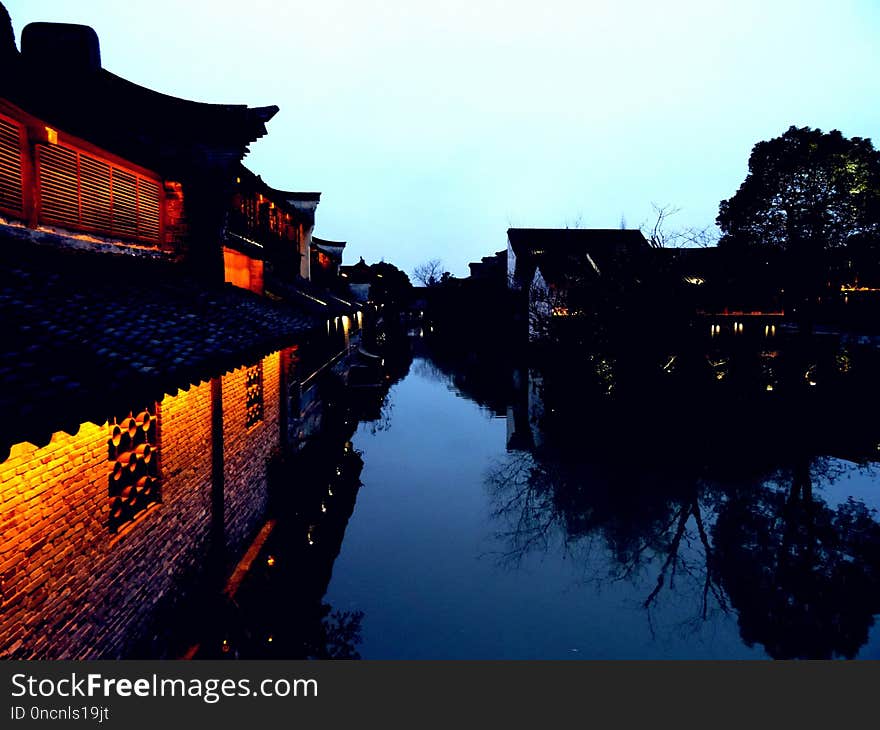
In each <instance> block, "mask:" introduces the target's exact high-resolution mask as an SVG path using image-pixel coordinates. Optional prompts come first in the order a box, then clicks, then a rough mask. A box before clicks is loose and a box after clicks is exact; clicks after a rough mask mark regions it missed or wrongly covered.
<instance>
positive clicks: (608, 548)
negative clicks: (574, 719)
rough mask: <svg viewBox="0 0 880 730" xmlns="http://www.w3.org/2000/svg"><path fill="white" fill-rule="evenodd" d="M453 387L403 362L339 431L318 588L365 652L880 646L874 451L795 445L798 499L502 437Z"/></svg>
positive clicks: (727, 652)
mask: <svg viewBox="0 0 880 730" xmlns="http://www.w3.org/2000/svg"><path fill="white" fill-rule="evenodd" d="M452 380H453V374H449V375H447V374H444V373H443V372H441V371H440V370H439V369H438V368H437V367H436V366H435V365H434V364H433V363H432V362H431V360H430V359H416V360H415V361H414V363H413V366H412V368H411V370H410V372H409V374H408V376H407V377H406V378H405V379H404V380H403V381H402V382H400V383H398V384H397V385H396V386H395V387H394V388H393V390H392V391H391V393H390V404H391V415H390V419H388V422H387V427H386V428H384V429H382V430H376V429H375V428H374V427H373V426H371V425H369V424H366V425H362V426H361V427H360V428H359V429H358V431H357V433H356V434H355V436H354V438H353V442H354V446H355V448H356V449H358V450H359V451H360V452H361V453H362V455H363V462H364V468H363V472H362V475H361V479H362V481H363V487H362V489H361V490H360V493H359V495H358V498H357V505H356V508H355V510H354V514H353V516H352V518H351V520H350V522H349V525H348V528H347V530H346V533H345V539H344V542H343V544H342V548H341V551H340V554H339V557H338V559H337V560H336V563H335V565H334V567H333V576H332V580H331V582H330V585H329V588H328V591H327V596H326V600H327V601H328V602H329V603H331V604H332V605H334V606H335V607H337V608H340V609H347V610H359V611H362V612H363V614H364V617H363V621H362V642H361V644H360V646H359V651H360V653H361V655H362V656H363V657H364V658H486V659H489V658H554V659H575V658H757V657H767V656H778V657H788V656H795V657H797V656H804V657H806V656H829V657H830V656H854V657H859V658H880V630H878V629H877V627H876V625H875V622H874V618H873V613H874V612H876V611H877V610H878V602H877V597H878V583H877V581H878V569H880V566H878V565H877V564H870V565H869V564H867V562H869V561H873V560H874V559H875V558H876V557H877V556H878V552H877V544H876V537H877V532H876V531H877V523H876V520H877V513H876V512H872V511H871V510H876V509H877V508H878V507H880V468H878V465H877V464H875V463H873V462H870V461H865V462H864V463H861V464H859V463H855V462H853V461H849V460H846V459H843V458H838V457H835V456H828V455H826V456H812V457H810V458H809V459H808V463H807V464H805V465H804V467H803V468H804V469H806V470H807V476H806V479H807V480H808V482H809V483H810V491H811V494H810V495H809V497H808V499H809V504H803V502H804V500H803V499H801V500H800V501H801V504H798V499H799V498H798V497H797V495H795V497H794V498H793V497H792V494H793V492H794V489H793V486H792V485H793V484H794V483H795V482H796V481H797V479H798V478H799V477H798V474H797V473H796V472H797V470H798V468H799V467H798V465H797V464H795V466H794V467H792V468H789V467H788V465H787V464H786V463H779V464H771V465H770V467H769V468H766V469H765V470H764V471H763V472H762V473H759V474H758V476H757V477H756V476H755V475H754V474H749V475H748V476H743V475H737V474H736V469H731V473H727V474H724V475H723V476H724V480H723V481H724V482H725V483H721V482H722V480H720V479H716V478H713V477H707V478H703V477H701V476H697V477H694V475H693V474H688V473H687V472H685V473H684V474H683V475H682V476H680V477H679V480H678V483H676V479H675V477H670V476H669V475H668V474H658V473H656V472H653V471H652V469H650V468H649V469H645V468H643V467H644V465H640V464H639V463H638V462H639V453H638V449H636V450H635V451H634V452H633V453H630V454H629V455H628V457H627V456H622V455H614V457H613V458H612V459H611V462H610V464H609V463H608V461H607V460H604V459H593V458H590V457H587V458H585V459H577V460H576V461H575V463H574V464H567V463H563V460H562V459H561V458H557V459H556V460H554V459H553V458H550V459H549V460H548V459H547V458H545V457H541V456H538V455H536V454H535V453H532V451H528V450H523V451H520V450H515V449H508V447H507V446H508V443H509V441H511V440H512V439H511V438H510V434H509V429H508V423H507V419H508V418H514V417H515V416H514V413H513V412H512V411H511V412H509V413H508V414H507V417H505V418H501V417H497V416H496V415H495V414H494V413H492V412H491V411H489V410H488V409H487V408H485V407H481V406H479V405H477V404H476V403H475V402H474V401H473V400H471V399H469V398H468V397H466V396H464V395H462V393H461V391H460V390H459V389H457V388H456V387H455V386H454V385H453V384H452ZM533 405H534V403H533ZM695 456H696V455H695ZM697 458H698V457H697ZM730 458H731V460H732V461H734V462H735V461H737V460H740V461H741V460H742V455H741V454H737V453H736V451H734V452H733V453H731V454H730ZM573 492H575V493H579V494H575V495H574V496H573V495H572V493H573Z"/></svg>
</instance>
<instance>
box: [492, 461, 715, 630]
mask: <svg viewBox="0 0 880 730" xmlns="http://www.w3.org/2000/svg"><path fill="white" fill-rule="evenodd" d="M487 484H488V486H489V489H490V493H491V498H492V500H493V503H494V510H493V517H494V518H495V519H497V520H499V521H502V522H503V523H504V524H505V528H504V530H503V531H502V532H501V534H500V535H499V537H500V538H501V539H502V540H503V541H504V542H505V544H507V545H508V548H507V549H506V550H505V551H504V552H503V553H502V555H501V558H502V561H503V562H505V563H507V564H510V565H517V564H519V563H520V562H521V561H522V560H524V559H525V557H526V556H527V555H528V554H529V553H533V552H546V551H549V550H550V549H551V548H552V546H553V545H554V544H555V542H556V541H557V540H558V541H560V542H561V543H562V544H563V546H564V549H565V551H566V552H567V553H568V554H569V555H571V556H573V557H575V558H576V559H577V560H579V561H580V562H581V564H582V565H584V567H587V566H589V564H590V562H591V560H590V551H591V550H592V549H593V548H594V547H596V541H595V539H598V540H599V542H600V543H601V546H602V548H604V552H605V553H606V554H607V555H608V556H609V557H610V559H611V561H610V566H609V573H608V574H607V575H604V574H603V575H598V574H594V575H592V576H591V577H592V580H595V581H597V582H600V583H601V582H602V581H604V580H606V579H610V580H611V581H615V582H616V581H628V582H632V583H634V584H635V583H638V582H640V581H641V580H644V579H645V577H646V576H648V575H650V576H651V577H650V579H649V580H650V583H652V584H653V588H652V589H651V590H650V591H649V592H648V593H647V595H646V596H645V598H644V600H643V601H642V605H643V607H644V608H645V609H646V610H647V611H648V614H649V619H650V612H651V610H652V609H653V608H654V607H655V605H656V604H657V602H658V599H659V596H660V594H661V592H662V591H663V589H664V588H668V589H672V590H675V588H676V581H678V582H679V583H680V582H681V581H682V580H687V581H688V582H689V583H691V584H693V583H694V582H697V584H698V586H699V588H696V589H695V590H694V593H695V594H696V595H699V597H700V598H699V608H698V610H697V617H698V619H699V620H705V619H706V618H707V617H708V615H709V614H710V612H711V609H712V606H713V604H712V601H713V600H714V606H715V607H716V608H717V609H719V610H721V611H727V608H728V604H727V600H726V597H725V596H724V593H723V591H722V590H721V589H720V586H719V585H718V580H717V572H716V569H715V563H714V551H713V548H712V545H711V542H710V540H709V536H708V533H707V528H706V525H705V518H704V516H703V512H704V510H705V509H706V508H707V507H706V504H705V503H706V498H705V497H703V498H701V496H700V494H699V493H698V491H697V489H696V488H695V487H694V486H693V485H694V484H695V482H691V483H690V486H688V484H687V483H686V482H675V481H666V482H663V481H662V480H661V481H660V482H658V481H656V480H649V481H648V482H644V481H641V480H640V479H639V478H638V477H636V478H634V475H633V474H631V473H629V474H627V473H623V474H621V470H620V468H619V464H614V465H610V464H609V465H607V466H606V467H601V466H597V464H595V463H592V464H591V463H586V462H580V461H574V462H567V463H566V462H565V461H563V460H561V459H559V458H558V457H557V458H554V459H543V458H540V457H537V456H533V455H532V454H529V453H526V452H514V453H512V454H510V455H509V457H508V458H507V459H506V460H505V461H503V462H501V463H499V464H496V465H495V467H494V468H493V469H492V470H491V471H490V472H489V474H488V477H487ZM679 587H680V586H679Z"/></svg>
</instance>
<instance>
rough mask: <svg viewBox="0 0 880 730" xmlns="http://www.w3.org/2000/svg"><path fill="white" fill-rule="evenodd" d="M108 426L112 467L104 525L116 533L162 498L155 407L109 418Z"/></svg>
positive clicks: (108, 453)
mask: <svg viewBox="0 0 880 730" xmlns="http://www.w3.org/2000/svg"><path fill="white" fill-rule="evenodd" d="M109 428H110V438H109V439H108V440H107V459H108V461H110V462H111V463H112V464H113V466H112V468H111V470H110V476H109V490H108V497H109V499H110V516H109V519H108V526H109V527H110V531H111V532H117V531H118V530H119V528H120V527H121V526H123V525H124V524H126V523H127V522H131V521H132V520H134V519H135V518H136V517H137V516H138V515H139V514H140V513H141V512H143V511H144V510H145V509H146V508H147V507H149V506H150V505H151V504H153V503H154V502H160V501H161V499H162V492H161V480H160V474H159V448H158V434H159V424H158V421H157V418H156V407H155V405H153V407H151V408H147V409H145V410H143V411H140V412H137V413H136V412H135V411H131V412H129V414H128V415H127V416H123V417H122V418H114V419H111V421H110V425H109Z"/></svg>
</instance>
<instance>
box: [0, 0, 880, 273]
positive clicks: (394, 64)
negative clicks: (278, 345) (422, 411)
mask: <svg viewBox="0 0 880 730" xmlns="http://www.w3.org/2000/svg"><path fill="white" fill-rule="evenodd" d="M4 2H5V4H6V7H7V9H8V10H9V13H10V15H11V16H12V22H13V25H14V27H15V29H16V33H17V34H18V35H19V37H20V33H21V29H22V27H23V26H24V25H25V24H27V23H29V22H31V21H36V20H52V21H59V22H76V23H85V24H88V25H91V26H92V27H94V28H95V29H96V30H97V31H98V34H99V36H100V38H101V52H102V57H103V62H104V66H105V68H108V69H109V70H111V71H113V72H114V73H116V74H118V75H120V76H124V77H125V78H128V79H130V80H132V81H135V82H137V83H140V84H143V85H144V86H148V87H150V88H154V89H156V90H159V91H163V92H165V93H170V94H174V95H178V96H182V97H186V98H190V99H197V100H202V101H210V102H221V103H246V104H249V105H252V106H260V105H266V104H277V105H278V106H279V107H280V108H281V111H280V113H279V114H278V115H277V116H276V117H275V119H274V120H272V122H270V124H269V135H268V136H266V137H264V138H263V139H262V140H259V141H258V142H256V143H255V144H254V145H253V146H252V152H251V154H250V155H249V156H248V158H247V159H246V160H245V162H246V164H247V165H248V166H249V167H251V169H253V170H254V171H255V172H257V173H259V174H261V175H262V176H263V178H264V179H265V180H266V181H267V182H268V183H269V184H270V185H274V186H276V187H279V188H286V189H301V190H319V191H321V192H322V193H323V195H322V202H321V205H320V206H319V208H318V219H317V221H318V222H317V227H316V234H317V235H319V236H321V237H324V238H331V239H344V240H347V241H349V248H348V249H347V254H346V260H347V261H348V262H349V263H353V262H354V261H356V260H357V257H358V256H359V255H362V256H364V257H365V258H366V259H367V260H368V261H374V260H378V259H380V258H384V259H385V260H386V261H391V262H393V263H395V264H397V265H399V266H401V268H403V269H405V270H406V271H407V272H411V271H412V269H413V267H414V266H415V265H416V264H418V263H420V262H422V261H424V260H426V259H429V258H434V257H437V258H441V259H442V260H443V261H444V263H445V265H446V267H447V268H448V269H449V270H451V271H452V272H453V273H454V274H457V275H464V274H466V273H467V262H468V261H472V260H478V259H479V258H480V257H481V256H483V255H486V254H488V253H490V252H492V251H495V250H499V249H501V248H503V247H504V246H505V245H506V236H505V231H506V229H507V228H508V227H509V226H511V225H515V226H563V225H565V224H566V223H567V222H569V223H571V222H573V221H575V220H576V219H578V218H579V219H580V220H581V223H582V225H583V226H585V227H617V225H618V224H619V222H620V219H621V216H622V215H623V216H624V217H625V219H626V222H627V224H628V226H629V227H638V225H639V224H640V223H642V222H644V221H645V220H647V219H648V218H649V217H650V214H651V202H652V201H653V202H657V203H660V204H667V203H669V204H673V205H675V206H678V207H680V208H681V209H682V210H681V212H680V213H678V214H677V216H676V217H675V218H674V219H673V225H674V226H675V225H679V226H689V225H690V226H703V225H707V224H712V223H713V222H714V219H715V215H716V214H717V208H718V202H719V201H720V200H721V199H722V198H727V197H729V196H730V195H732V194H733V193H734V192H735V191H736V189H737V187H738V186H739V184H740V182H741V181H742V179H743V178H744V176H745V174H746V163H747V159H748V155H749V151H750V149H751V147H752V145H753V144H754V143H755V142H756V141H758V140H761V139H768V138H770V137H774V136H777V135H779V134H781V133H782V132H783V131H785V129H787V128H788V126H789V125H791V124H797V125H799V126H804V125H809V126H812V127H820V128H822V129H831V128H837V129H840V130H841V131H842V132H843V133H844V134H845V135H847V136H855V135H858V136H862V137H871V138H872V139H874V141H875V143H876V144H878V145H880V97H878V90H880V43H878V41H877V39H878V37H880V2H878V0H836V1H834V0H829V1H827V2H815V1H811V0H799V1H798V0H772V1H770V0H760V1H759V0H736V1H735V2H734V1H731V2H715V1H713V0H693V1H685V0H665V2H657V1H656V0H617V1H616V2H602V3H598V2H589V0H582V1H581V2H576V1H575V0H571V1H570V2H560V1H559V0H541V1H540V2H518V1H512V2H500V1H496V2H490V1H488V0H444V1H443V2H440V1H438V2H435V3H430V4H429V3H423V2H415V1H414V0H380V1H378V2H370V3H367V2H354V0H293V1H290V2H285V1H284V0H271V1H270V0H236V2H230V1H227V0H187V1H186V2H183V1H182V0H149V1H147V2H143V1H140V0H129V1H128V2H122V1H121V0H77V1H76V2H70V1H69V0H4Z"/></svg>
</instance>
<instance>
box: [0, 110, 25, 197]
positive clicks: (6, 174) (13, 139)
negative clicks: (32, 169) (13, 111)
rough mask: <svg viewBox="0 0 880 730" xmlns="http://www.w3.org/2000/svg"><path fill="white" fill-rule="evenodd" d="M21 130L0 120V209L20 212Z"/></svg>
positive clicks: (4, 120) (15, 125)
mask: <svg viewBox="0 0 880 730" xmlns="http://www.w3.org/2000/svg"><path fill="white" fill-rule="evenodd" d="M22 197H23V196H22V184H21V129H20V127H19V126H18V125H17V124H14V123H12V122H10V121H7V120H6V119H3V118H0V208H4V209H5V210H10V211H13V212H15V213H21V212H22Z"/></svg>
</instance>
